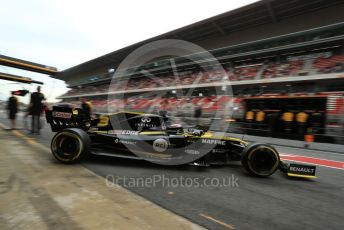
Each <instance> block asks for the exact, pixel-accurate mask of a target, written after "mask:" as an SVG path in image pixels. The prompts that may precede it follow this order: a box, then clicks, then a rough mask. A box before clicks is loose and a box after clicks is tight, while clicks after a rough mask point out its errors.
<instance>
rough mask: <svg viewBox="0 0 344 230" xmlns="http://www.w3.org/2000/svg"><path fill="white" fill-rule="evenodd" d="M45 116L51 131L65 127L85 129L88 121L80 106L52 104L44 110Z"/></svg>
mask: <svg viewBox="0 0 344 230" xmlns="http://www.w3.org/2000/svg"><path fill="white" fill-rule="evenodd" d="M45 117H46V120H47V122H48V123H49V124H50V127H51V130H52V131H53V132H58V131H60V130H63V129H66V128H82V129H86V124H87V123H88V120H87V118H86V116H84V114H83V112H82V109H80V108H70V107H60V106H53V109H52V110H48V111H46V113H45Z"/></svg>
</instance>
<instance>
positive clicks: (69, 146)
mask: <svg viewBox="0 0 344 230" xmlns="http://www.w3.org/2000/svg"><path fill="white" fill-rule="evenodd" d="M90 144H91V140H90V137H89V136H88V134H87V133H86V132H85V131H83V130H82V129H77V128H71V129H64V130H62V131H60V132H58V133H57V134H56V135H55V136H54V137H53V139H52V141H51V152H52V154H53V155H54V157H55V158H56V159H57V160H58V161H60V162H62V163H64V164H73V163H77V162H80V161H81V160H82V159H84V158H85V157H86V156H87V155H88V153H89V150H90Z"/></svg>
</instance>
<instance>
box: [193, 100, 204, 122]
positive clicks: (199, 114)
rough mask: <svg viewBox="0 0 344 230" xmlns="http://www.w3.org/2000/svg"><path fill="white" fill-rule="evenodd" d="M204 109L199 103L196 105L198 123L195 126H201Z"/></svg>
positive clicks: (195, 114)
mask: <svg viewBox="0 0 344 230" xmlns="http://www.w3.org/2000/svg"><path fill="white" fill-rule="evenodd" d="M202 112H203V111H202V107H201V106H200V105H199V103H196V104H195V111H194V118H195V120H196V123H195V125H196V126H198V125H199V121H200V118H201V116H202Z"/></svg>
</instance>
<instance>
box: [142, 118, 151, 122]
mask: <svg viewBox="0 0 344 230" xmlns="http://www.w3.org/2000/svg"><path fill="white" fill-rule="evenodd" d="M141 121H142V122H143V123H149V122H151V119H150V118H149V117H142V118H141Z"/></svg>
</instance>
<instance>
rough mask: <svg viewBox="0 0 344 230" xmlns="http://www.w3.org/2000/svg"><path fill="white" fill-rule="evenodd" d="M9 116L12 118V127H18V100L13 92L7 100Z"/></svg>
mask: <svg viewBox="0 0 344 230" xmlns="http://www.w3.org/2000/svg"><path fill="white" fill-rule="evenodd" d="M7 111H8V118H9V119H10V120H11V129H16V114H17V112H18V100H17V98H16V97H15V96H14V92H12V96H11V97H10V98H9V99H8V102H7Z"/></svg>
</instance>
